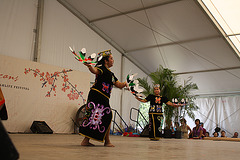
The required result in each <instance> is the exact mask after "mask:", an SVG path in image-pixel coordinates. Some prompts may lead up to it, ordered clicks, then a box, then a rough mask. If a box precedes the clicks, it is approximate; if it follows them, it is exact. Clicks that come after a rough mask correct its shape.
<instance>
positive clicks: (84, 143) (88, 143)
mask: <svg viewBox="0 0 240 160" xmlns="http://www.w3.org/2000/svg"><path fill="white" fill-rule="evenodd" d="M81 146H95V145H94V144H92V143H90V142H82V143H81Z"/></svg>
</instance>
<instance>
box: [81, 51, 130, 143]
mask: <svg viewBox="0 0 240 160" xmlns="http://www.w3.org/2000/svg"><path fill="white" fill-rule="evenodd" d="M100 55H102V57H103V58H102V59H101V60H100V61H99V62H98V64H97V65H96V67H92V66H91V65H90V64H88V63H84V64H85V65H86V66H87V67H88V69H89V71H90V72H91V73H93V74H95V75H96V78H95V83H94V84H93V86H92V87H91V89H90V91H89V94H88V100H87V106H86V115H85V117H84V120H83V123H82V125H81V126H80V129H79V132H80V134H81V135H83V136H85V138H84V139H83V141H82V143H81V145H82V146H94V145H93V144H92V143H90V142H89V140H90V139H94V140H97V141H101V142H103V141H104V140H105V142H104V146H107V147H114V145H112V144H111V142H110V139H109V134H110V124H111V120H112V111H111V108H110V105H109V98H110V95H111V90H112V87H113V85H114V86H116V87H117V88H123V87H125V86H126V82H123V83H122V82H119V81H118V79H117V78H116V77H115V75H114V73H113V72H111V71H110V70H109V68H110V67H112V66H113V63H114V60H113V56H112V54H111V51H110V50H107V51H103V52H101V53H100Z"/></svg>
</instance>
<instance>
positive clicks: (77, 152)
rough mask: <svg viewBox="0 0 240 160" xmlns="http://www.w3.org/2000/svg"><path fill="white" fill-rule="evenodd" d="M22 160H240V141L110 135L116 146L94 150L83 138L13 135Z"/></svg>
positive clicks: (70, 135) (74, 135) (72, 135)
mask: <svg viewBox="0 0 240 160" xmlns="http://www.w3.org/2000/svg"><path fill="white" fill-rule="evenodd" d="M10 137H11V139H12V141H13V143H14V145H15V147H16V148H17V150H18V152H19V154H20V160H38V159H39V160H53V159H54V160H55V159H57V160H62V159H63V160H75V159H76V160H77V159H78V160H80V159H84V160H87V159H91V160H94V159H96V160H102V159H104V160H108V159H111V160H118V159H119V160H120V159H121V160H139V159H142V160H145V159H151V160H153V159H168V160H169V159H174V160H179V159H184V160H185V159H189V160H194V159H199V160H205V159H209V160H215V159H218V160H221V159H224V160H226V159H227V160H229V159H240V142H232V141H212V140H192V139H160V140H159V141H150V140H149V139H148V138H144V137H122V136H111V137H110V138H111V141H112V143H113V144H114V145H115V147H113V148H108V147H104V146H103V143H100V142H97V141H91V142H92V143H94V144H95V145H96V146H95V147H83V146H80V143H81V140H82V139H83V137H82V136H80V135H76V134H69V135H65V134H10Z"/></svg>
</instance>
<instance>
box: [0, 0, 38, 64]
mask: <svg viewBox="0 0 240 160" xmlns="http://www.w3.org/2000/svg"><path fill="white" fill-rule="evenodd" d="M36 15H37V0H30V1H29V0H21V1H18V0H1V5H0V22H1V24H0V54H3V55H8V56H13V57H16V58H21V59H26V60H32V59H33V46H34V38H35V34H34V29H35V25H36Z"/></svg>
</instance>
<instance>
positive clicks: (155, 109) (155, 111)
mask: <svg viewBox="0 0 240 160" xmlns="http://www.w3.org/2000/svg"><path fill="white" fill-rule="evenodd" d="M159 87H160V85H159V84H156V85H155V86H154V95H153V94H149V95H148V96H147V97H146V98H145V99H140V98H138V97H136V99H137V100H139V101H140V102H148V101H150V108H149V138H150V139H151V140H159V139H160V137H161V132H162V125H163V119H164V118H163V110H162V105H163V103H165V104H167V105H170V106H173V107H179V106H180V104H173V103H172V102H170V101H169V100H168V99H167V97H163V96H160V88H159Z"/></svg>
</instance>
